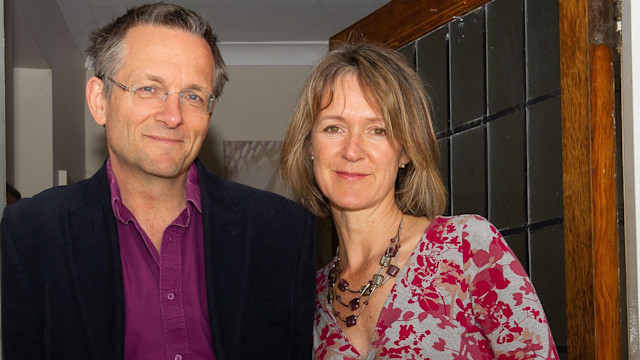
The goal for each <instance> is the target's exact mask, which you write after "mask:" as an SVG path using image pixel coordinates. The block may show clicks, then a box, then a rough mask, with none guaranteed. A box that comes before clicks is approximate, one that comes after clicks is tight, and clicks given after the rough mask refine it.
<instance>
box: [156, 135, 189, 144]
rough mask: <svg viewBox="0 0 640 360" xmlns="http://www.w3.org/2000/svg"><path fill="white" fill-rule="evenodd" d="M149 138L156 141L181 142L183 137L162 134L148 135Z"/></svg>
mask: <svg viewBox="0 0 640 360" xmlns="http://www.w3.org/2000/svg"><path fill="white" fill-rule="evenodd" d="M147 137H148V138H150V139H151V140H155V141H160V142H166V143H172V144H174V143H180V142H182V139H176V138H172V137H168V136H160V135H147Z"/></svg>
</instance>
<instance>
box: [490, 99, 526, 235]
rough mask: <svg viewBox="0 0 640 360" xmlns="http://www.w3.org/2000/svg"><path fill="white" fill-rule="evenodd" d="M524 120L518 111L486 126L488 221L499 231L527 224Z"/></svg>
mask: <svg viewBox="0 0 640 360" xmlns="http://www.w3.org/2000/svg"><path fill="white" fill-rule="evenodd" d="M524 125H525V119H524V113H522V112H519V111H518V112H515V113H511V114H509V115H506V116H503V117H501V118H499V119H495V120H493V121H491V122H490V123H489V124H488V125H487V135H488V136H487V152H488V155H489V165H488V169H489V171H488V172H489V221H491V222H492V223H493V224H495V225H496V227H497V228H498V229H508V228H513V227H518V226H522V225H524V224H525V221H526V206H525V202H526V192H525V188H526V179H525V173H526V168H525V166H526V165H525V154H526V152H525V129H524Z"/></svg>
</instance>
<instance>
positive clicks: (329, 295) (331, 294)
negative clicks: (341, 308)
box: [327, 289, 335, 304]
mask: <svg viewBox="0 0 640 360" xmlns="http://www.w3.org/2000/svg"><path fill="white" fill-rule="evenodd" d="M334 297H335V293H334V292H333V289H329V291H328V292H327V302H328V303H329V304H332V303H333V298H334Z"/></svg>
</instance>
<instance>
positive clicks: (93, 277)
mask: <svg viewBox="0 0 640 360" xmlns="http://www.w3.org/2000/svg"><path fill="white" fill-rule="evenodd" d="M110 194H111V192H110V190H109V185H108V181H107V174H106V171H105V167H104V166H103V167H102V169H101V170H100V171H98V172H97V173H96V174H95V175H94V176H93V177H92V178H91V179H90V180H88V181H87V182H86V186H85V187H84V189H83V191H82V192H81V196H80V197H79V199H78V202H77V203H76V204H75V206H71V207H69V208H68V209H67V211H65V213H64V214H63V219H64V221H66V228H67V229H68V234H67V248H68V253H69V263H70V264H69V266H70V269H71V277H72V281H73V286H74V290H75V293H76V298H77V301H78V306H79V308H80V311H81V314H82V318H83V322H84V324H83V325H84V327H85V329H86V333H87V336H88V340H89V344H90V347H91V349H92V351H93V354H94V357H95V359H122V358H123V357H124V290H123V284H122V268H121V261H120V248H119V242H118V232H117V227H116V223H115V219H114V217H113V213H112V210H111V204H110Z"/></svg>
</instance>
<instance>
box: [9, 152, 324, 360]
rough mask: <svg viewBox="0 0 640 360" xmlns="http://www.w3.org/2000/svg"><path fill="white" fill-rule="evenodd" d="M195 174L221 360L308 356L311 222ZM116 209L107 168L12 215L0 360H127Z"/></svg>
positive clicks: (271, 198)
mask: <svg viewBox="0 0 640 360" xmlns="http://www.w3.org/2000/svg"><path fill="white" fill-rule="evenodd" d="M196 164H197V166H198V173H199V177H200V188H201V196H202V218H203V224H204V225H203V227H204V233H203V234H204V254H205V271H206V281H207V301H208V307H209V323H210V326H211V335H212V337H213V350H214V353H215V355H216V359H218V360H224V359H306V358H310V357H311V353H312V327H313V311H314V296H315V267H316V266H315V264H316V263H315V261H316V233H317V231H316V230H317V229H316V220H315V218H314V217H313V216H312V215H311V214H309V213H308V212H307V211H305V210H303V209H302V208H301V207H300V206H299V205H296V204H295V203H293V202H291V201H289V200H287V199H285V198H283V197H281V196H278V195H275V194H271V193H267V192H264V191H259V190H255V189H252V188H249V187H246V186H243V185H239V184H235V183H232V182H229V181H226V180H223V179H221V178H219V177H217V176H216V175H214V174H213V173H212V172H210V171H209V170H207V169H206V168H205V167H204V166H203V165H202V164H201V163H200V162H199V161H198V160H196ZM110 199H111V195H110V190H109V184H108V181H107V174H106V169H105V166H103V167H102V168H101V169H100V170H99V171H98V172H97V173H96V174H95V175H93V177H91V178H90V179H88V180H85V181H82V182H79V183H77V184H74V185H71V186H67V187H56V188H53V189H50V190H47V191H44V192H42V193H40V194H39V195H36V196H35V197H33V198H32V199H23V200H20V201H19V202H18V203H16V204H15V205H13V206H10V207H7V208H6V209H5V212H4V216H3V218H2V224H1V231H2V336H3V338H2V347H3V351H4V359H5V360H13V359H83V360H84V359H96V360H97V359H122V358H123V352H124V295H123V285H122V270H121V263H120V249H119V243H118V233H117V226H116V220H115V218H114V216H113V212H112V209H111V204H110Z"/></svg>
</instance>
